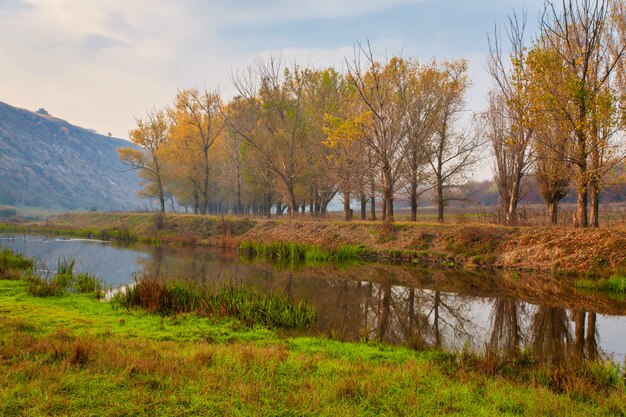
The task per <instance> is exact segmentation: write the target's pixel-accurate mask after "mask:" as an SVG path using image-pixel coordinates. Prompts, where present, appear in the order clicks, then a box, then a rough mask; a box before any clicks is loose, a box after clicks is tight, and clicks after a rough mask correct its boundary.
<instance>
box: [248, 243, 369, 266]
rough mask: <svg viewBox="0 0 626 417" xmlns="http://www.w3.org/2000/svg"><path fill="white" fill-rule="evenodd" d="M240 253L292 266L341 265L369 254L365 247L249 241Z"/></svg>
mask: <svg viewBox="0 0 626 417" xmlns="http://www.w3.org/2000/svg"><path fill="white" fill-rule="evenodd" d="M239 252H240V253H241V254H243V255H244V256H246V257H249V258H264V259H267V260H270V261H273V262H276V263H289V264H292V265H299V264H309V263H341V262H347V261H353V260H358V259H362V258H364V257H365V256H366V255H367V254H368V250H367V248H366V247H365V246H364V245H340V246H337V247H336V248H334V249H324V248H321V247H319V246H315V245H307V244H304V243H298V242H271V243H259V242H252V241H249V240H245V241H243V242H242V243H241V245H240V246H239Z"/></svg>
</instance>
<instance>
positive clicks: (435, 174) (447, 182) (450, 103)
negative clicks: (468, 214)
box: [428, 60, 482, 222]
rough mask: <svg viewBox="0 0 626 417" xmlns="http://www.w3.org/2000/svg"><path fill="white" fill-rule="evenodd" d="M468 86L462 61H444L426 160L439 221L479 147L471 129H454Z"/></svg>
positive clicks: (476, 137) (464, 177)
mask: <svg viewBox="0 0 626 417" xmlns="http://www.w3.org/2000/svg"><path fill="white" fill-rule="evenodd" d="M468 86H469V80H468V78H467V62H466V61H464V60H461V61H452V62H448V63H445V64H444V68H443V69H442V70H441V76H440V77H439V80H438V87H439V91H440V94H441V104H440V107H439V114H438V122H437V127H436V129H435V134H434V135H433V136H432V137H431V140H430V143H429V144H428V147H429V148H428V155H430V159H429V162H428V163H429V165H430V167H431V172H432V178H433V182H434V184H433V185H434V187H433V188H434V189H435V201H436V203H437V209H438V210H437V220H438V221H440V222H443V218H444V217H443V216H444V207H445V206H446V203H447V202H448V201H449V200H451V199H454V198H456V197H455V196H454V195H453V194H452V190H454V189H458V187H459V186H460V185H461V184H462V183H463V182H464V181H465V179H466V174H467V170H468V168H470V167H471V166H472V165H473V164H474V163H475V162H476V160H477V154H478V151H479V149H480V148H481V146H482V142H481V141H480V140H479V137H478V135H476V134H475V132H459V131H457V130H456V129H455V127H456V123H457V122H458V120H459V117H460V115H461V112H463V107H464V96H465V92H466V91H467V88H468Z"/></svg>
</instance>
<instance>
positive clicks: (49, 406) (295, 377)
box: [0, 280, 626, 416]
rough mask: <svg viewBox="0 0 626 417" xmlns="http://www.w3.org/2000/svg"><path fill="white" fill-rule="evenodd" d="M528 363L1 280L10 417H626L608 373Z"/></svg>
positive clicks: (5, 411) (2, 406)
mask: <svg viewBox="0 0 626 417" xmlns="http://www.w3.org/2000/svg"><path fill="white" fill-rule="evenodd" d="M521 365H522V366H521V367H520V364H519V363H517V364H512V363H511V362H506V361H487V360H479V359H476V358H473V357H471V356H454V355H449V354H445V353H441V352H416V351H412V350H408V349H404V348H400V347H388V346H380V345H375V344H352V343H341V342H337V341H333V340H326V339H316V338H308V337H297V338H289V339H281V338H278V337H277V335H276V333H274V332H273V331H271V330H268V329H267V328H266V327H262V326H253V327H248V326H246V325H243V324H242V323H241V322H240V321H239V320H237V319H209V318H206V317H202V316H199V315H197V314H178V315H172V316H166V317H163V316H159V315H154V314H149V313H146V312H142V311H139V310H132V309H131V310H129V311H127V310H125V309H119V308H118V309H113V308H112V307H111V305H110V304H108V303H103V302H98V301H96V300H95V299H94V298H93V297H92V296H87V295H80V294H74V295H68V296H64V297H45V298H38V297H32V296H30V295H28V293H27V291H26V283H25V282H23V281H8V280H1V281H0V373H1V374H2V375H3V378H0V414H1V415H4V416H18V415H50V414H68V415H110V416H117V415H168V416H169V415H441V414H467V415H496V414H529V415H538V414H540V415H585V416H589V415H609V414H620V413H622V414H623V413H624V412H626V406H625V404H626V395H625V392H624V388H623V381H622V380H620V379H619V377H616V376H615V373H614V370H612V369H609V368H605V367H603V366H600V365H598V366H596V367H589V368H581V369H579V370H576V371H568V370H553V371H547V370H544V371H532V372H530V371H529V373H525V372H524V371H523V363H522V364H521ZM520 369H521V370H520ZM590 370H593V372H591V371H590ZM594 372H595V374H594ZM593 375H596V376H593Z"/></svg>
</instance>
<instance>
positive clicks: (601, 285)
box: [574, 274, 626, 295]
mask: <svg viewBox="0 0 626 417" xmlns="http://www.w3.org/2000/svg"><path fill="white" fill-rule="evenodd" d="M574 286H575V287H576V288H581V289H585V290H591V291H599V292H606V293H612V294H618V295H624V294H626V275H621V274H615V275H611V276H610V277H609V278H606V279H605V278H602V279H599V280H597V281H593V280H590V279H577V280H576V281H574Z"/></svg>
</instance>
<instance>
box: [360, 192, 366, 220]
mask: <svg viewBox="0 0 626 417" xmlns="http://www.w3.org/2000/svg"><path fill="white" fill-rule="evenodd" d="M365 219H367V198H366V197H365V193H361V220H365Z"/></svg>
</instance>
